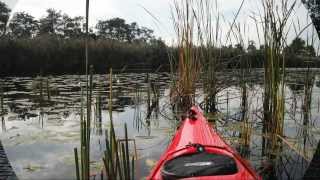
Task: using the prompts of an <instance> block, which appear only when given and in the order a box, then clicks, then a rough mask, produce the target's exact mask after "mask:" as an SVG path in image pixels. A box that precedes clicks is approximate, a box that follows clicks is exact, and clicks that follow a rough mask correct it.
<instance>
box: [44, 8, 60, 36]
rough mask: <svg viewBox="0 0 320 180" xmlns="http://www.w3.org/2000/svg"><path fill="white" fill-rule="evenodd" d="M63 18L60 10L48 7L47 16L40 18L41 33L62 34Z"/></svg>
mask: <svg viewBox="0 0 320 180" xmlns="http://www.w3.org/2000/svg"><path fill="white" fill-rule="evenodd" d="M62 27H63V19H62V15H61V12H60V11H57V10H55V9H48V10H47V16H46V17H44V18H41V19H40V26H39V35H45V34H55V35H57V34H62Z"/></svg>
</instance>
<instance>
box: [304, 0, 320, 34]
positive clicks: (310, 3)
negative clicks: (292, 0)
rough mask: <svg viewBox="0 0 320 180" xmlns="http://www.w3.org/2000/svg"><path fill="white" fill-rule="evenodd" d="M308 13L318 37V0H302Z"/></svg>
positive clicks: (319, 8) (319, 30) (319, 18)
mask: <svg viewBox="0 0 320 180" xmlns="http://www.w3.org/2000/svg"><path fill="white" fill-rule="evenodd" d="M302 3H303V4H304V5H305V6H306V8H307V9H308V11H309V13H310V17H311V20H312V22H313V25H314V26H315V28H316V30H317V32H318V37H319V38H320V1H319V0H302Z"/></svg>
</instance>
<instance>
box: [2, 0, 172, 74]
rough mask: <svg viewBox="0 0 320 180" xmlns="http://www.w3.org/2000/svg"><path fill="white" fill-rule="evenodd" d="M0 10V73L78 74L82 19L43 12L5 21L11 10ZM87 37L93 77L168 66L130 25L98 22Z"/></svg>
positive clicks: (144, 32) (149, 34) (154, 42)
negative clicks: (134, 67)
mask: <svg viewBox="0 0 320 180" xmlns="http://www.w3.org/2000/svg"><path fill="white" fill-rule="evenodd" d="M0 11H1V12H0V67H1V71H0V75H35V74H39V73H40V72H41V73H43V74H74V73H79V74H80V73H84V70H85V54H84V52H85V51H84V48H85V47H84V44H85V43H84V41H85V20H84V18H83V17H80V16H79V17H70V16H68V15H67V14H63V13H62V12H60V11H57V10H54V9H48V10H47V12H46V15H45V16H43V18H40V19H35V18H34V17H33V16H31V15H30V14H28V13H25V12H17V13H15V14H14V15H13V18H12V19H11V20H10V22H9V23H8V20H9V16H10V11H11V10H10V9H9V8H8V7H7V5H6V4H5V3H3V2H1V1H0ZM6 24H8V25H7V26H6ZM89 35H90V40H89V49H90V51H89V58H90V64H91V65H93V66H94V68H95V72H97V73H105V72H106V71H107V70H108V69H109V68H110V67H112V68H115V69H120V68H122V67H123V66H125V65H129V66H130V64H133V65H134V64H146V65H149V66H150V67H149V68H154V69H156V68H157V67H159V66H160V65H163V64H169V61H168V55H167V51H166V48H167V47H166V45H165V43H164V42H163V41H162V40H161V39H159V38H156V37H155V36H154V35H153V30H151V29H149V28H146V27H142V26H139V25H138V24H137V23H135V22H133V23H127V22H126V21H125V20H124V19H121V18H113V19H109V20H100V21H98V23H97V24H96V26H95V27H91V28H90V32H89Z"/></svg>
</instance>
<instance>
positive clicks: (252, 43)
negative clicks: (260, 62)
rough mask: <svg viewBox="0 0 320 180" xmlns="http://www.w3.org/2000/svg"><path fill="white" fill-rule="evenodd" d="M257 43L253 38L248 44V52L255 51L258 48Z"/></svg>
mask: <svg viewBox="0 0 320 180" xmlns="http://www.w3.org/2000/svg"><path fill="white" fill-rule="evenodd" d="M255 44H256V43H255V42H254V41H252V40H251V41H249V45H248V48H247V50H248V52H254V51H256V50H257V48H256V45H255Z"/></svg>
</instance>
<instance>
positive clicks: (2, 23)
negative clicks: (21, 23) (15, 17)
mask: <svg viewBox="0 0 320 180" xmlns="http://www.w3.org/2000/svg"><path fill="white" fill-rule="evenodd" d="M10 12H11V10H10V9H9V7H8V6H7V5H6V4H5V3H4V2H1V1H0V37H1V36H2V35H4V34H5V33H6V26H7V22H8V19H9V16H10Z"/></svg>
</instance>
